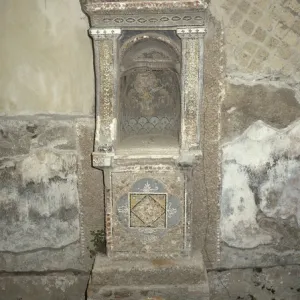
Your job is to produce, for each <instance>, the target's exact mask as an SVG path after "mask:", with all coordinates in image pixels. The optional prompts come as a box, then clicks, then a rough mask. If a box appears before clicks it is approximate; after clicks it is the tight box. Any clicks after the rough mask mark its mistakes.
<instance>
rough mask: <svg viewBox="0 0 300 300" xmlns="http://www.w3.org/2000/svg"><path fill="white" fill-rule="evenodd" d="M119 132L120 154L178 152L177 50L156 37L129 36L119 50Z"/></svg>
mask: <svg viewBox="0 0 300 300" xmlns="http://www.w3.org/2000/svg"><path fill="white" fill-rule="evenodd" d="M119 53H120V57H119V59H120V60H119V61H120V79H119V82H120V89H119V114H118V115H119V117H118V133H119V146H118V149H119V150H121V151H129V152H131V151H132V152H138V153H143V152H155V151H157V152H161V151H162V150H165V151H172V150H175V151H178V149H179V138H180V115H181V104H180V98H181V97H180V68H181V66H180V54H179V53H180V50H179V49H178V48H177V45H176V43H175V42H173V41H172V40H171V39H169V38H167V37H165V36H163V35H158V34H149V33H147V34H140V35H136V36H133V37H131V38H130V39H128V40H127V41H125V43H124V44H123V46H122V47H121V48H120V52H119Z"/></svg>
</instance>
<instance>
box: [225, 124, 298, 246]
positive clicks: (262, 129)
mask: <svg viewBox="0 0 300 300" xmlns="http://www.w3.org/2000/svg"><path fill="white" fill-rule="evenodd" d="M299 156H300V121H298V122H295V123H293V124H291V125H290V126H289V127H287V128H285V129H282V130H277V129H274V128H272V127H270V126H268V125H267V124H265V123H264V122H262V121H257V122H255V123H254V124H252V125H251V126H250V127H249V128H248V129H247V130H246V131H245V132H244V133H243V134H242V135H241V136H240V137H238V138H236V139H235V140H233V141H232V142H230V143H227V144H225V145H224V146H223V186H222V199H221V213H222V215H221V233H222V239H223V240H224V241H225V242H226V243H228V244H229V245H230V246H233V247H240V248H253V247H256V246H258V245H261V244H266V243H270V242H271V240H272V236H271V235H270V233H266V232H264V231H263V230H262V229H261V228H260V227H259V225H258V224H257V221H256V214H257V212H258V210H259V209H261V210H262V212H263V213H264V214H265V215H266V216H267V217H272V218H275V219H276V218H277V219H278V218H281V219H287V218H289V217H293V216H294V217H296V219H297V221H298V225H299V224H300V187H299V186H300V162H299V161H298V160H297V159H298V157H299ZM250 174H251V176H252V178H250V177H249V176H250ZM256 174H258V175H259V176H260V177H259V178H256V176H258V175H256ZM255 184H256V186H257V193H258V195H257V196H259V199H260V201H261V202H260V203H259V204H256V203H255V196H254V192H253V191H252V190H251V187H252V186H253V185H255ZM252 189H253V187H252Z"/></svg>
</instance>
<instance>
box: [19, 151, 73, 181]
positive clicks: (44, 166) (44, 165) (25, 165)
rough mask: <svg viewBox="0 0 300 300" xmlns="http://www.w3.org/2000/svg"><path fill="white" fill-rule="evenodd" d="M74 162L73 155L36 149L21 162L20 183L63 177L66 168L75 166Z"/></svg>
mask: <svg viewBox="0 0 300 300" xmlns="http://www.w3.org/2000/svg"><path fill="white" fill-rule="evenodd" d="M62 156H63V159H62ZM76 163H77V158H76V156H75V155H70V154H66V155H62V154H60V155H57V154H55V153H54V152H50V151H45V150H38V151H36V152H35V153H33V154H31V155H30V156H28V157H27V158H25V159H24V160H23V161H22V162H21V166H20V169H21V174H22V179H23V182H22V183H23V185H26V184H27V183H28V182H35V183H39V182H44V183H46V182H48V180H49V178H52V177H54V176H60V177H62V178H65V177H66V173H67V170H70V169H74V168H76Z"/></svg>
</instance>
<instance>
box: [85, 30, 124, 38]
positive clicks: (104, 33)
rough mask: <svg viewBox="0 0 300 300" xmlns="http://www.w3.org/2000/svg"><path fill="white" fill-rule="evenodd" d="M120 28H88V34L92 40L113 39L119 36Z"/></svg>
mask: <svg viewBox="0 0 300 300" xmlns="http://www.w3.org/2000/svg"><path fill="white" fill-rule="evenodd" d="M121 32H122V30H121V29H120V28H105V29H102V28H101V29H100V28H90V30H89V34H90V36H91V37H92V39H93V40H103V39H113V38H117V37H118V36H119V35H120V34H121Z"/></svg>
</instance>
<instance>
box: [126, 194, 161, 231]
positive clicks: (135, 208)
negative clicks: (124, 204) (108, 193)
mask: <svg viewBox="0 0 300 300" xmlns="http://www.w3.org/2000/svg"><path fill="white" fill-rule="evenodd" d="M129 199H130V227H148V228H166V206H167V194H134V193H130V194H129Z"/></svg>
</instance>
